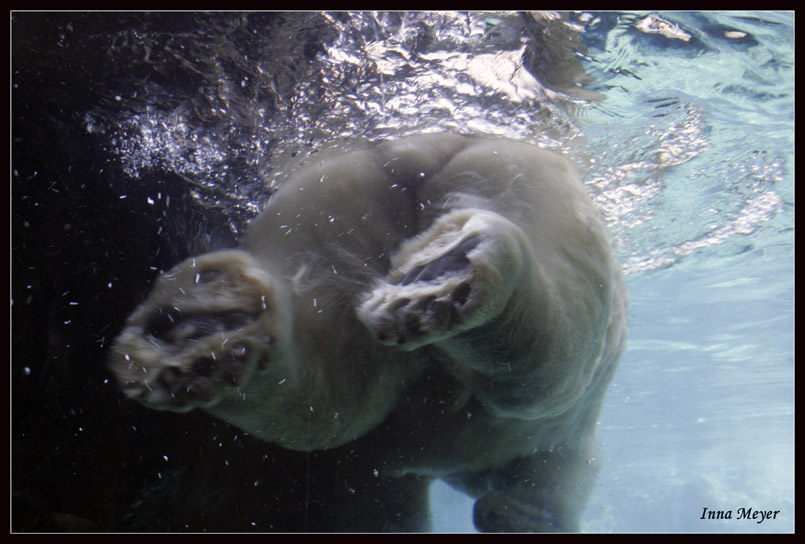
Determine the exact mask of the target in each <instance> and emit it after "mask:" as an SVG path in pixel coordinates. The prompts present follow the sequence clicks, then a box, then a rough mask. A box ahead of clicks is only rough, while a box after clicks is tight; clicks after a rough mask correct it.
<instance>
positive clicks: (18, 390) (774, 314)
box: [12, 12, 794, 532]
mask: <svg viewBox="0 0 805 544" xmlns="http://www.w3.org/2000/svg"><path fill="white" fill-rule="evenodd" d="M12 23H13V24H12V35H13V38H14V40H13V42H12V46H13V53H14V55H13V59H12V60H13V63H12V64H13V68H14V70H13V74H12V89H13V102H12V106H13V117H14V119H13V127H12V128H13V134H14V137H15V140H14V153H13V161H12V162H13V164H12V167H13V172H12V183H13V199H14V200H13V228H14V232H13V240H12V246H13V256H12V258H13V263H12V266H13V286H12V291H13V293H12V295H13V298H14V308H13V310H14V316H13V319H14V323H13V331H14V343H13V346H12V351H13V373H12V377H13V383H12V392H13V405H12V413H13V418H12V436H13V440H14V442H13V454H14V465H13V466H14V469H13V480H14V489H15V495H14V497H15V500H16V499H17V498H18V496H19V497H22V502H23V503H24V504H25V505H26V508H28V509H31V510H32V511H35V512H37V516H39V515H40V514H39V513H38V512H39V510H48V511H50V510H53V511H57V512H71V513H72V514H75V515H80V516H82V520H83V519H88V520H89V521H88V522H87V523H89V522H91V524H89V525H81V524H79V525H77V526H78V527H79V528H84V529H88V530H93V529H96V530H97V529H101V530H104V529H105V530H109V529H112V530H126V529H127V528H129V527H135V528H138V529H141V530H142V528H143V527H145V528H146V529H147V528H157V530H171V529H175V528H176V527H168V526H167V525H165V524H163V522H162V520H161V519H157V517H154V519H155V520H156V521H154V523H153V525H149V524H148V523H143V524H142V525H137V524H135V525H127V523H129V522H128V519H129V518H135V517H136V518H138V521H141V519H140V518H144V517H147V516H146V515H142V512H146V513H148V512H149V511H148V509H147V508H145V507H143V506H142V504H143V503H146V502H147V501H146V500H145V498H144V497H147V495H146V493H145V492H142V494H139V493H140V488H145V484H143V483H142V482H147V483H148V485H152V484H153V485H154V489H157V488H158V487H157V484H154V482H164V481H165V480H166V479H167V477H168V475H169V474H182V470H183V468H175V471H174V472H173V473H171V472H170V471H169V468H170V467H169V465H170V463H169V459H170V460H174V459H177V458H181V455H180V454H179V453H176V452H175V451H174V450H173V449H171V448H178V447H179V446H177V445H176V444H177V443H179V442H181V440H174V439H175V437H176V436H181V435H182V434H183V433H184V434H188V433H193V432H196V433H200V434H196V435H192V434H190V436H196V437H197V438H196V439H197V440H198V443H202V442H203V443H207V442H211V441H214V442H215V445H216V448H217V446H218V445H221V444H222V443H223V440H224V439H222V438H220V436H229V435H227V432H230V431H226V430H222V429H221V427H222V426H220V425H219V426H217V427H216V424H215V423H209V422H208V421H207V420H205V419H203V418H201V419H198V418H196V419H193V420H192V422H191V423H189V424H188V425H189V426H190V427H193V426H194V425H196V426H197V427H199V426H200V427H202V428H204V429H209V428H211V429H212V430H202V431H199V430H196V431H192V430H191V431H187V430H183V431H178V430H176V429H174V428H173V427H172V425H174V426H177V427H176V428H182V429H185V427H179V426H181V425H183V423H181V422H182V421H186V420H183V419H180V418H179V417H173V416H169V415H167V414H165V413H153V414H152V413H150V412H148V411H146V410H144V409H143V410H142V411H139V412H136V411H135V412H134V413H133V414H132V415H131V416H129V415H127V414H128V412H131V411H132V410H136V409H133V408H132V407H131V406H130V405H123V404H122V403H121V401H120V397H119V392H118V391H117V389H116V387H115V385H114V383H112V382H111V381H110V380H109V376H108V374H106V373H105V372H104V370H103V364H104V362H103V361H104V357H105V352H104V350H105V349H106V348H107V347H108V343H109V342H110V340H111V336H113V334H114V331H115V330H116V327H119V326H120V324H121V323H122V320H123V319H124V317H125V315H126V313H127V312H128V311H130V310H131V309H133V308H134V307H135V306H136V304H137V303H138V302H139V301H140V300H141V297H142V294H143V293H144V292H146V291H147V287H148V284H149V283H150V281H151V280H152V279H153V277H154V276H155V275H156V274H157V272H158V270H159V269H165V268H167V267H170V266H172V265H173V264H175V263H176V262H178V261H179V260H180V259H181V258H183V257H184V256H186V255H189V254H193V253H197V252H200V251H204V250H210V249H217V248H219V247H226V246H229V245H232V244H233V243H234V241H235V240H237V238H238V236H239V235H240V234H241V233H242V231H243V228H244V227H245V225H246V224H247V223H248V221H249V220H250V219H251V218H253V217H254V216H255V215H256V214H257V213H258V212H259V210H260V208H261V205H262V202H264V201H265V199H266V198H267V197H268V196H269V195H270V193H271V191H272V189H273V188H274V187H276V186H277V185H278V184H281V183H282V181H283V179H284V176H285V175H286V174H287V170H286V168H285V167H286V166H287V165H289V164H294V161H297V160H299V159H302V160H304V158H306V157H308V156H309V155H310V154H311V153H313V152H315V151H319V150H324V149H327V147H328V146H329V145H332V142H334V141H341V142H343V141H347V142H354V144H355V145H356V146H358V145H362V144H364V143H365V142H367V141H374V140H377V139H382V138H389V137H398V136H403V135H407V134H413V133H417V132H436V131H443V130H453V131H457V132H463V133H483V134H493V135H502V136H507V137H511V138H515V139H521V140H525V141H529V142H532V143H536V144H538V145H540V146H542V147H545V148H549V149H552V150H554V151H556V152H558V153H562V154H565V155H567V156H568V157H570V158H571V159H572V160H573V162H574V163H575V164H576V165H577V168H578V171H579V175H580V176H581V178H582V179H583V181H584V183H585V185H586V187H587V189H588V191H589V193H590V195H591V196H592V197H593V198H594V199H595V201H596V203H597V204H598V205H599V207H600V208H601V210H602V212H603V214H604V217H605V219H606V221H607V223H608V225H609V228H610V232H611V235H612V239H613V246H614V251H615V254H616V257H617V258H618V260H619V261H620V262H621V263H622V264H623V267H624V271H625V273H626V279H627V283H628V285H629V288H630V293H631V317H630V336H629V339H628V345H627V351H626V353H625V354H624V356H623V359H622V361H621V364H620V367H619V370H618V372H617V374H616V376H615V379H614V381H613V383H612V386H611V388H610V391H609V393H608V395H607V398H606V400H605V403H604V408H603V411H602V414H601V418H600V424H599V436H598V440H599V442H600V444H601V451H600V458H601V460H602V464H601V470H600V473H599V476H598V480H597V483H596V486H595V488H594V490H593V493H592V495H591V497H590V500H589V504H588V508H587V512H586V514H585V516H584V518H583V522H582V529H583V530H585V531H590V532H612V531H614V532H634V531H639V532H651V531H661V532H691V531H695V532H710V531H713V532H790V531H793V526H794V525H793V524H794V521H793V520H794V500H793V496H794V492H793V489H794V476H793V475H794V453H793V450H794V400H793V399H794V377H793V375H794V369H793V333H794V329H793V320H794V294H793V289H794V286H793V284H794V279H793V269H794V248H793V233H794V209H793V207H794V196H793V193H794V179H793V175H794V151H793V138H794V113H793V109H794V75H793V74H794V61H793V56H794V47H793V36H794V15H793V13H792V12H747V13H741V12H728V13H718V12H702V13H699V12H671V13H657V12H644V13H616V12H604V13H592V12H590V13H586V12H578V13H565V14H542V15H539V16H536V15H534V16H532V15H531V14H513V13H471V14H462V13H453V12H450V13H417V12H411V13H369V12H362V13H340V14H317V13H309V14H251V15H249V16H247V15H246V14H191V13H186V14H162V15H153V16H152V15H149V14H144V13H138V14H94V15H90V16H84V15H80V14H72V15H69V16H67V15H63V14H62V15H59V14H47V15H41V16H40V14H30V13H29V14H24V13H23V14H19V13H18V14H15V15H14V18H13V20H12ZM29 51H32V52H34V54H29ZM568 59H570V60H568ZM54 134H55V135H56V137H55V138H53V137H52V136H53V135H54ZM31 142H34V143H33V144H32V143H31ZM187 195H189V197H188V196H187ZM88 210H91V212H89V211H88ZM119 217H125V218H126V221H124V222H122V223H123V224H122V225H118V224H116V223H114V224H113V222H112V219H111V218H115V219H117V218H119ZM46 258H47V259H48V261H47V264H45V259H46ZM137 259H140V260H137ZM53 263H55V265H54V264H53ZM65 263H69V264H70V266H69V270H68V266H67V265H66V264H65ZM146 273H147V274H148V276H147V277H143V274H146ZM42 335H44V336H45V337H46V338H47V342H38V339H39V338H40V337H41V336H42ZM31 338H34V339H35V340H37V341H31ZM43 396H45V397H46V398H48V402H46V403H41V402H38V401H37V399H39V398H42V397H43ZM112 414H114V416H113V415H112ZM182 417H184V416H182ZM126 418H129V419H126ZM156 422H163V423H156ZM149 423H150V424H151V427H149ZM160 424H161V425H162V427H159V425H160ZM204 425H207V426H208V427H206V428H205V427H204ZM209 426H212V427H209ZM149 428H152V429H155V430H151V431H149V430H147V429H149ZM205 432H208V433H209V434H210V435H211V436H212V438H207V437H206V435H205V434H204V433H205ZM198 436H201V438H198ZM239 440H242V439H239V435H237V434H235V435H234V438H233V439H232V441H233V442H238V441H239ZM185 441H186V442H189V443H191V444H193V443H194V442H193V439H187V440H185ZM110 443H114V444H118V443H119V444H121V446H120V450H121V451H118V450H116V449H114V448H113V447H111V446H110ZM143 443H145V444H148V445H147V446H143V445H142V444H143ZM237 447H240V443H238V446H237ZM131 448H134V449H131ZM137 448H140V449H137ZM233 448H235V446H233ZM129 449H131V452H130V451H129ZM235 449H237V448H235ZM122 450H126V451H122ZM222 455H224V456H225V455H228V453H224V454H222ZM129 456H130V457H129ZM106 459H112V460H113V461H108V462H107V461H106ZM118 459H123V461H120V462H118ZM171 462H174V463H176V461H171ZM107 464H108V467H107ZM224 465H225V466H226V467H227V469H228V468H229V466H230V463H229V461H228V458H226V461H225V462H221V463H220V464H219V465H218V467H219V468H221V470H223V468H222V467H224ZM121 466H125V467H127V468H126V469H124V470H121V469H120V468H119V467H121ZM43 467H44V468H43ZM131 467H137V468H136V470H135V469H134V468H131ZM191 472H192V471H188V473H191ZM43 475H44V476H43ZM177 478H178V476H177ZM76 481H78V482H79V484H80V485H77V484H76ZM254 485H255V486H257V482H255V484H254ZM104 486H108V488H110V489H113V490H114V491H113V493H112V496H113V497H115V498H114V499H112V500H110V499H108V497H109V495H108V494H105V493H107V490H106V489H105V487H104ZM72 489H76V490H77V489H85V490H92V492H89V491H88V492H86V493H84V494H82V495H79V494H77V491H76V492H75V493H76V495H73V494H71V491H70V490H72ZM191 489H192V490H195V488H191ZM120 490H123V491H124V492H125V493H123V492H121V491H120ZM146 491H148V489H146ZM114 493H118V494H117V495H115V494H114ZM198 493H199V495H200V494H202V493H201V491H198ZM121 494H122V495H123V496H124V498H125V500H129V501H131V505H130V507H129V505H127V504H126V503H125V501H124V500H123V499H121V498H120V495H121ZM43 497H47V500H44V499H43ZM132 497H134V499H132ZM118 499H119V500H120V501H121V506H120V507H119V508H117V509H115V508H110V507H109V506H108V503H110V502H114V501H115V500H118ZM431 503H432V509H433V529H434V531H442V532H443V531H456V532H463V531H473V530H474V528H473V525H472V500H471V499H469V498H467V497H465V496H463V495H461V494H460V493H458V492H456V491H453V490H452V489H451V488H449V487H448V486H447V485H445V484H442V483H438V482H437V483H436V484H434V486H433V488H432V493H431ZM42 504H46V506H41V505H42ZM32 505H33V506H32ZM750 508H751V512H752V513H755V512H758V511H763V512H764V513H765V512H769V511H771V512H772V513H774V512H777V513H776V514H773V517H769V519H763V520H762V522H760V523H759V521H761V519H760V517H756V518H754V519H752V517H751V514H750V515H749V519H747V518H746V517H745V516H744V514H746V513H747V512H748V510H749V509H750ZM110 510H112V511H110ZM117 510H125V511H126V512H125V513H123V514H120V513H119V512H118V511H117ZM706 512H717V513H719V518H720V519H710V518H709V517H708V516H707V515H706ZM37 516H33V515H32V516H31V517H32V519H34V520H35V521H29V522H26V523H22V522H20V523H21V524H20V525H19V526H18V527H17V528H21V529H22V530H54V528H53V526H52V525H47V524H45V525H43V524H41V523H40V522H39V521H38V520H39V517H37ZM703 517H704V518H705V519H702V518H703ZM121 518H125V519H126V521H125V522H123V521H121ZM59 519H60V520H61V519H62V518H59ZM50 520H51V521H50V522H53V519H52V517H51V518H50ZM50 522H49V523H50ZM59 523H63V520H62V521H59ZM71 523H77V521H76V520H73V521H71ZM82 523H84V521H82ZM57 525H58V524H57ZM58 526H59V527H61V525H58ZM73 527H75V525H74V526H73ZM199 527H202V529H203V528H204V527H203V526H193V527H190V528H192V529H194V530H199ZM179 528H180V529H181V528H182V527H179ZM184 528H188V527H184ZM250 528H256V529H258V530H261V529H262V530H266V528H265V527H262V526H260V525H259V524H255V525H254V527H246V528H245V529H250ZM213 530H215V528H214V527H213Z"/></svg>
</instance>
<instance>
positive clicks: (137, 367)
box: [110, 250, 290, 411]
mask: <svg viewBox="0 0 805 544" xmlns="http://www.w3.org/2000/svg"><path fill="white" fill-rule="evenodd" d="M284 291H285V290H284V289H283V286H282V285H279V284H278V283H277V280H276V279H275V278H274V277H273V276H272V275H271V274H269V273H268V272H266V271H265V270H264V269H263V268H262V267H261V266H259V263H257V262H256V261H254V260H253V259H252V258H251V257H250V256H249V255H248V254H246V253H244V252H242V251H236V250H233V251H222V252H217V253H210V254H207V255H204V256H202V257H198V258H193V259H188V260H187V261H185V262H183V263H181V264H180V265H178V266H176V267H175V268H174V269H172V270H171V271H170V272H168V273H166V274H164V275H163V276H161V277H160V278H159V279H158V281H157V284H156V285H155V288H154V289H153V291H152V292H151V294H150V295H149V298H148V299H147V300H146V301H145V302H144V303H143V304H142V306H140V308H138V309H137V311H136V312H135V313H134V314H133V315H132V316H131V317H130V318H129V321H128V323H127V325H126V327H125V328H124V330H123V332H122V333H121V334H120V336H119V337H118V340H117V342H116V345H115V346H114V348H113V350H112V357H111V360H110V363H111V366H112V370H113V371H114V372H115V373H116V374H117V376H118V379H119V380H120V382H121V385H122V388H123V390H124V391H125V392H126V394H127V395H129V396H130V397H133V398H136V399H138V400H140V401H141V402H143V403H145V404H148V405H149V406H151V407H154V408H163V409H168V410H175V411H187V410H190V409H192V408H195V407H210V406H212V405H214V404H216V403H217V402H219V401H220V400H221V398H222V397H223V396H225V395H233V394H237V391H238V388H241V387H243V386H244V385H246V383H247V382H248V381H249V380H250V378H251V377H252V376H253V375H254V374H255V373H257V372H261V371H264V370H266V369H268V368H270V367H271V365H272V364H273V363H274V362H275V361H276V360H277V359H278V358H279V353H280V351H281V349H282V346H283V345H284V342H287V339H288V337H289V332H288V331H289V329H290V310H289V306H288V303H287V300H285V299H284V298H283V293H284Z"/></svg>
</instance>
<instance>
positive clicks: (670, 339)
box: [434, 13, 794, 532]
mask: <svg viewBox="0 0 805 544" xmlns="http://www.w3.org/2000/svg"><path fill="white" fill-rule="evenodd" d="M646 15H649V14H641V15H639V16H637V15H627V16H623V17H622V18H621V22H620V23H619V24H618V25H616V26H615V27H614V28H611V29H609V30H608V32H606V34H605V36H601V37H600V40H599V41H598V42H596V46H593V47H591V50H590V51H589V52H588V54H589V59H587V60H586V62H585V64H586V66H587V67H588V69H590V71H591V72H592V73H595V74H596V77H597V78H599V79H602V80H603V81H604V83H603V84H602V86H603V89H602V92H603V93H604V99H603V100H602V101H601V102H600V103H598V104H596V105H595V106H594V107H593V108H591V110H588V111H587V112H586V113H587V115H586V117H585V126H584V128H583V132H584V133H585V135H586V137H587V142H586V143H585V144H584V146H583V147H584V154H585V155H587V156H590V157H593V158H591V159H590V167H589V169H588V173H587V175H588V178H587V179H588V183H589V184H591V185H595V186H598V184H599V183H602V184H604V185H606V184H612V185H617V189H616V190H613V196H612V198H611V201H610V200H609V199H608V200H607V204H608V205H611V206H613V207H615V208H617V207H618V206H621V205H622V203H623V201H621V200H619V195H618V194H617V193H618V191H622V190H624V189H625V190H626V191H629V193H630V195H629V197H626V200H630V199H631V198H633V197H635V195H638V196H637V197H636V198H635V200H634V201H633V205H634V208H633V209H630V210H621V212H616V213H623V215H624V217H621V218H620V219H619V220H618V221H623V224H621V225H615V229H616V230H617V232H618V234H617V237H618V241H619V242H621V245H620V246H619V256H620V258H621V261H622V262H623V263H624V265H625V269H626V271H627V281H628V284H629V288H630V292H631V297H632V299H631V301H632V302H631V317H630V334H629V340H628V347H627V351H626V353H625V354H624V357H623V359H622V360H621V364H620V367H619V369H618V374H617V375H616V376H615V379H614V382H613V384H612V387H611V388H610V391H609V393H608V396H607V399H606V400H605V403H604V409H603V412H602V415H601V418H600V424H599V437H600V441H601V456H602V459H603V466H602V469H601V472H600V474H599V480H598V483H597V486H596V488H595V491H594V492H593V494H592V497H591V498H590V502H589V506H588V510H587V513H586V515H585V518H584V522H583V529H584V530H585V531H602V532H608V531H618V532H620V531H661V532H672V531H688V532H690V531H692V532H711V531H712V532H788V531H793V527H794V365H793V363H794V359H793V344H794V338H793V334H794V325H793V323H794V285H793V284H794V275H793V274H794V248H793V225H794V219H793V217H794V216H793V188H794V178H793V163H794V155H793V140H792V138H793V123H794V118H793V93H792V89H793V87H792V84H793V79H792V77H793V72H792V68H793V58H792V53H793V42H792V37H793V34H792V33H793V20H792V16H791V14H769V13H765V14H761V13H744V14H740V13H730V14H715V13H708V14H685V13H672V14H667V15H661V14H656V15H658V16H661V17H663V18H664V19H665V20H667V21H672V22H673V23H674V24H675V25H678V30H680V31H682V32H684V33H686V34H688V35H689V36H690V38H689V39H688V40H687V41H685V40H681V39H678V38H677V39H674V38H664V37H660V36H659V35H646V34H643V33H641V32H639V31H636V30H635V26H634V23H635V22H636V21H641V20H643V18H644V17H645V16H646ZM727 32H739V33H741V34H744V36H743V37H739V38H730V37H728V36H729V34H727ZM741 34H733V35H735V36H740V35H741ZM696 42H698V43H696ZM587 123H589V124H587ZM601 166H603V167H604V170H600V168H601ZM630 205H631V204H630ZM434 493H435V494H436V497H437V498H436V500H434V504H444V503H445V502H446V501H448V500H449V499H448V497H450V495H451V494H452V492H451V491H449V490H448V489H447V488H446V487H437V488H435V490H434ZM452 499H453V500H454V501H455V502H454V504H455V505H456V508H459V507H460V506H458V505H459V504H461V502H462V498H461V497H452ZM463 507H464V509H465V511H467V512H471V503H469V502H468V501H467V502H466V504H464V505H463ZM705 508H706V509H707V511H708V512H710V511H721V512H723V513H724V515H723V519H710V518H709V515H704V509H705ZM741 509H743V512H747V511H748V510H749V509H751V512H756V511H772V512H774V511H779V513H778V514H777V515H776V516H774V518H773V519H772V518H771V517H770V518H769V519H765V520H763V519H762V518H761V517H760V516H759V515H758V517H756V518H754V519H752V518H751V517H750V518H749V519H747V518H746V517H741V512H742V511H741ZM727 515H729V516H730V517H731V519H727ZM772 515H774V514H772ZM703 517H704V519H702V518H703ZM436 519H437V520H438V521H439V522H438V524H437V527H436V530H445V531H447V530H471V525H469V524H464V525H461V524H454V523H452V520H456V519H459V518H458V516H454V515H443V516H442V517H437V518H436ZM464 519H466V515H465V516H464Z"/></svg>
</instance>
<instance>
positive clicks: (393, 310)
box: [358, 236, 481, 350]
mask: <svg viewBox="0 0 805 544" xmlns="http://www.w3.org/2000/svg"><path fill="white" fill-rule="evenodd" d="M480 244H481V237H480V236H471V237H468V238H466V239H463V240H461V241H460V242H459V243H457V244H455V245H453V246H451V247H449V248H447V250H446V251H444V252H443V253H442V254H441V255H439V256H436V257H435V258H433V259H432V260H430V261H428V262H424V263H420V264H416V265H415V266H412V267H411V268H409V269H408V270H407V271H405V273H403V274H402V275H401V277H399V278H398V279H397V281H395V282H394V283H389V282H382V283H381V284H380V285H378V286H377V287H376V288H375V289H374V290H373V291H372V292H371V293H370V294H369V296H368V297H367V298H366V300H365V301H364V302H363V303H362V304H361V306H360V307H359V309H358V317H359V318H360V319H361V321H363V323H364V324H365V325H366V326H367V327H368V328H369V330H370V331H372V332H373V333H374V336H375V338H376V339H377V340H378V341H379V342H381V343H383V344H385V345H388V346H398V347H399V348H400V349H404V350H413V349H416V348H418V347H420V346H422V345H425V344H429V343H432V342H437V341H439V340H442V339H444V338H447V337H449V336H451V335H452V334H455V333H456V332H458V331H459V330H463V326H464V325H466V324H469V323H471V322H472V316H471V314H472V309H473V307H474V306H476V305H475V304H473V302H475V301H476V298H477V297H476V295H477V290H476V289H475V288H474V287H473V281H474V277H473V270H472V263H471V261H470V260H469V258H468V255H469V254H470V253H471V252H472V251H473V250H475V249H476V248H477V247H478V246H479V245H480Z"/></svg>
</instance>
